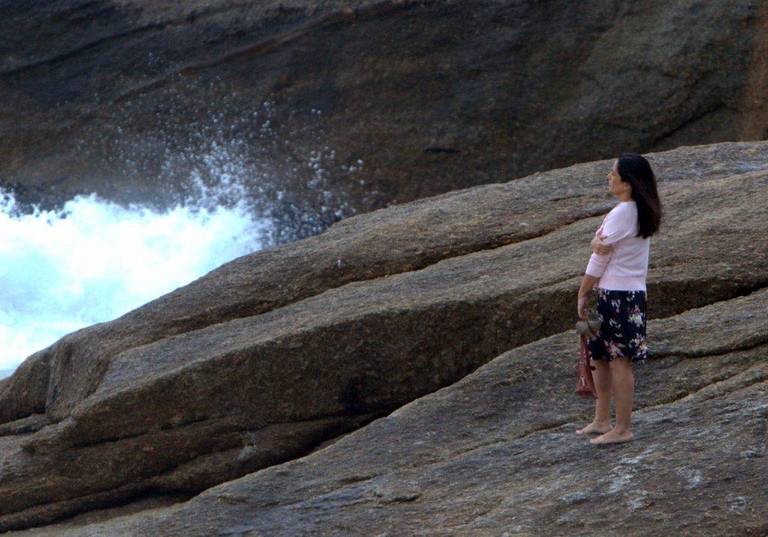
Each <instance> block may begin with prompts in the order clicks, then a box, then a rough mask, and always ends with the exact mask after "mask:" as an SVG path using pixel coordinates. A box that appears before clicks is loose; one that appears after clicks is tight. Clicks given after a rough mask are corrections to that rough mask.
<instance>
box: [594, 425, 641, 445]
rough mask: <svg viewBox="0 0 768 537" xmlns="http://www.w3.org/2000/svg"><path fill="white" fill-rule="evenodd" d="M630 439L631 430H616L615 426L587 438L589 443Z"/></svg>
mask: <svg viewBox="0 0 768 537" xmlns="http://www.w3.org/2000/svg"><path fill="white" fill-rule="evenodd" d="M630 440H632V431H624V432H621V433H620V432H617V431H616V429H615V428H613V429H611V430H610V431H608V432H607V433H605V434H601V435H600V436H598V437H596V438H591V439H590V440H589V443H590V444H617V443H619V442H629V441H630Z"/></svg>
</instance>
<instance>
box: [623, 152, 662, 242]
mask: <svg viewBox="0 0 768 537" xmlns="http://www.w3.org/2000/svg"><path fill="white" fill-rule="evenodd" d="M616 167H617V168H618V170H619V175H620V176H621V180H622V181H625V182H627V183H629V184H630V185H631V186H632V199H633V200H635V202H636V203H637V219H638V224H639V227H640V231H639V232H638V235H640V236H642V237H643V238H646V237H650V236H651V235H653V234H654V233H656V232H657V231H658V230H659V226H660V225H661V213H662V209H661V200H660V199H659V193H658V191H657V190H656V175H655V174H654V173H653V170H652V169H651V165H650V164H649V163H648V161H647V160H645V157H643V156H642V155H638V154H637V153H621V154H620V155H619V162H618V164H617V166H616Z"/></svg>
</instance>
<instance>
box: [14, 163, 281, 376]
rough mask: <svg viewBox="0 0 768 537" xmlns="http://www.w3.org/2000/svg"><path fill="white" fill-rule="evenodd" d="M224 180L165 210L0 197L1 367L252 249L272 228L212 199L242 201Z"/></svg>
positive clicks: (86, 199)
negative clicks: (21, 204) (23, 207)
mask: <svg viewBox="0 0 768 537" xmlns="http://www.w3.org/2000/svg"><path fill="white" fill-rule="evenodd" d="M223 181H224V183H223V185H219V186H218V187H217V189H210V188H206V187H204V186H203V185H202V184H201V183H200V184H198V189H197V190H198V192H197V195H198V199H199V200H200V199H202V200H203V202H202V203H189V202H187V203H182V204H179V205H177V206H176V207H173V208H171V209H168V210H165V211H158V210H152V209H149V208H147V207H143V206H137V205H132V206H130V207H122V206H119V205H117V204H114V203H111V202H109V201H106V200H103V199H100V198H98V197H97V196H95V195H93V194H92V195H90V196H78V197H76V198H75V199H72V200H70V201H68V202H67V203H66V204H65V206H64V207H63V209H62V210H60V211H42V210H39V209H37V210H35V212H34V213H32V214H17V213H18V211H17V205H16V200H15V199H14V198H13V196H12V195H10V194H8V193H5V192H2V191H0V370H6V369H9V368H15V367H16V366H18V364H20V363H21V362H22V361H23V360H24V358H26V357H27V356H28V355H30V354H32V353H33V352H35V351H37V350H40V349H42V348H45V347H47V346H48V345H50V344H51V343H53V342H55V341H56V340H57V339H59V338H60V337H61V336H63V335H65V334H68V333H70V332H72V331H74V330H77V329H79V328H82V327H85V326H88V325H91V324H93V323H97V322H102V321H107V320H110V319H114V318H115V317H119V316H120V315H122V314H124V313H126V312H128V311H130V310H132V309H134V308H136V307H138V306H140V305H142V304H144V303H146V302H148V301H150V300H152V299H154V298H156V297H158V296H161V295H163V294H165V293H167V292H170V291H172V290H173V289H175V288H177V287H180V286H182V285H185V284H187V283H189V282H191V281H192V280H194V279H196V278H198V277H200V276H202V275H203V274H205V273H207V272H209V271H210V270H212V269H214V268H215V267H217V266H219V265H221V264H223V263H225V262H227V261H229V260H231V259H234V258H236V257H239V256H241V255H244V254H246V253H249V252H252V251H255V250H259V249H260V248H261V247H262V245H261V243H260V237H261V236H262V233H263V232H264V231H265V230H266V229H267V228H268V227H269V225H270V222H269V221H267V220H265V219H259V218H255V217H254V216H253V214H252V211H251V210H249V209H248V208H247V207H246V206H245V205H244V203H242V202H238V203H235V204H232V203H230V204H227V205H226V206H225V205H220V204H217V203H211V201H212V200H213V201H215V200H216V199H217V196H219V195H220V194H221V193H222V189H223V191H225V194H226V196H225V197H228V198H229V199H244V197H243V196H241V194H242V192H238V190H237V185H236V184H235V183H234V182H232V181H230V180H229V179H228V178H227V177H224V178H223ZM219 197H220V196H219Z"/></svg>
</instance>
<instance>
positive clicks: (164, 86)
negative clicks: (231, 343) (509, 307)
mask: <svg viewBox="0 0 768 537" xmlns="http://www.w3.org/2000/svg"><path fill="white" fill-rule="evenodd" d="M762 4H764V3H761V2H760V1H759V0H711V1H707V2H697V1H696V2H695V1H692V0H676V1H673V2H657V1H651V0H643V1H641V2H638V1H629V0H624V1H620V2H614V1H607V0H588V1H581V2H571V1H568V0H559V1H556V2H546V3H540V2H511V1H498V0H492V1H491V0H482V1H473V2H467V1H453V0H441V1H423V0H419V1H410V0H323V1H319V0H312V1H308V0H291V1H279V2H278V1H274V0H272V1H267V2H264V1H262V2H241V1H235V0H195V1H186V2H150V1H147V0H120V1H118V0H96V1H93V0H65V1H60V2H48V3H39V2H17V1H13V0H4V1H0V35H3V36H4V39H3V40H2V41H0V103H2V104H0V139H2V140H3V143H2V145H0V178H2V180H3V181H4V182H5V183H8V184H13V185H15V186H16V189H17V191H18V194H19V198H20V199H21V200H22V201H27V202H30V201H33V200H40V199H42V200H44V201H46V202H47V203H49V204H50V203H54V202H55V201H56V200H58V201H62V200H66V199H68V198H69V197H70V196H72V195H73V194H74V193H77V192H90V191H96V192H99V193H100V194H102V195H104V196H106V197H109V198H112V199H116V200H122V201H143V202H147V203H149V202H152V203H159V204H161V205H162V204H169V203H173V202H174V201H176V200H177V199H178V198H179V196H184V195H186V194H187V193H188V189H189V188H191V185H190V182H189V179H190V177H194V176H200V177H202V179H203V180H205V181H209V180H215V179H216V178H217V177H221V176H226V177H233V176H234V177H239V178H240V179H242V180H243V182H244V183H246V189H247V190H248V191H249V192H250V194H251V199H252V203H253V206H254V210H255V211H257V212H259V213H262V214H265V215H267V216H272V217H273V218H274V219H275V221H276V222H277V229H276V232H275V233H274V234H273V236H271V237H270V238H271V239H272V240H275V241H285V240H290V239H293V238H297V237H304V236H308V235H311V234H314V233H317V232H318V231H319V230H321V229H323V228H325V227H327V226H328V225H329V224H330V223H332V222H333V221H335V220H338V219H339V218H343V217H346V216H349V215H351V214H354V213H355V212H365V211H369V210H371V209H376V208H380V207H383V206H385V205H386V204H389V203H392V202H398V203H400V202H404V201H409V200H413V199H417V198H420V197H425V196H430V195H434V194H438V193H441V192H445V191H448V190H452V189H457V188H463V187H469V186H473V185H479V184H487V183H491V182H496V181H507V180H509V179H512V178H515V177H522V176H525V175H528V174H530V173H533V172H535V171H539V170H547V169H552V168H555V167H560V166H566V165H570V164H573V163H576V162H584V161H592V160H596V159H600V158H609V157H612V156H614V155H615V154H617V153H618V152H619V151H621V150H635V151H640V152H648V151H658V150H664V149H670V148H673V147H677V146H679V145H682V144H703V143H710V142H719V141H725V140H756V139H764V138H766V137H768V111H767V109H766V107H765V104H764V99H763V98H762V96H763V95H765V94H766V92H767V91H768V67H766V63H765V56H766V55H765V51H766V50H768V37H766V36H768V32H766V31H764V30H765V29H766V28H767V27H768V9H767V8H765V7H764V5H763V7H761V5H762ZM225 197H226V196H225Z"/></svg>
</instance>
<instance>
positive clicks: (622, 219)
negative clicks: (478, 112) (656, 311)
mask: <svg viewBox="0 0 768 537" xmlns="http://www.w3.org/2000/svg"><path fill="white" fill-rule="evenodd" d="M608 187H609V189H610V191H611V193H612V194H613V195H614V196H616V197H617V198H618V199H619V203H618V204H617V205H616V206H615V207H614V208H613V209H612V210H611V211H610V212H609V213H608V214H607V215H606V216H605V218H604V219H603V222H602V224H601V225H600V227H599V228H598V229H597V231H596V232H595V238H594V239H593V240H592V242H591V243H590V246H591V248H592V250H593V254H592V256H591V257H590V259H589V264H588V265H587V269H586V273H585V274H584V278H583V279H582V282H581V287H580V288H579V298H578V314H579V317H580V318H581V319H586V318H587V301H588V299H589V293H590V292H591V290H592V288H593V286H595V291H596V294H597V313H598V314H599V316H600V321H601V325H600V329H599V331H598V333H597V334H596V337H594V338H591V339H590V340H589V341H588V343H587V345H588V347H589V350H590V352H591V353H592V358H593V363H594V364H595V367H596V369H595V371H594V377H595V378H594V380H595V389H596V390H597V400H596V402H595V418H594V420H593V421H592V423H590V424H589V425H587V426H586V427H583V428H581V429H578V430H577V431H576V432H577V433H578V434H585V433H602V434H601V435H600V436H598V437H596V438H592V439H591V440H590V442H591V443H592V444H609V443H615V442H628V441H630V440H632V430H631V418H632V399H633V396H634V391H635V378H634V374H633V371H632V368H633V364H634V363H635V362H638V363H642V364H645V359H646V357H647V347H646V342H645V328H646V325H645V322H646V315H645V311H646V287H645V278H646V275H647V273H648V256H649V252H650V242H651V239H650V237H651V235H653V234H654V233H656V231H657V230H658V229H659V224H660V223H661V212H662V211H661V201H660V200H659V195H658V192H657V190H656V176H655V175H654V173H653V170H652V169H651V165H650V164H649V163H648V161H647V160H645V158H643V157H642V156H640V155H637V154H635V153H622V154H621V155H620V156H619V158H618V159H617V160H616V161H615V162H614V163H613V167H612V168H611V171H610V173H609V174H608ZM611 395H613V397H614V399H615V401H616V426H615V427H613V428H611V424H610V403H611Z"/></svg>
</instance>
